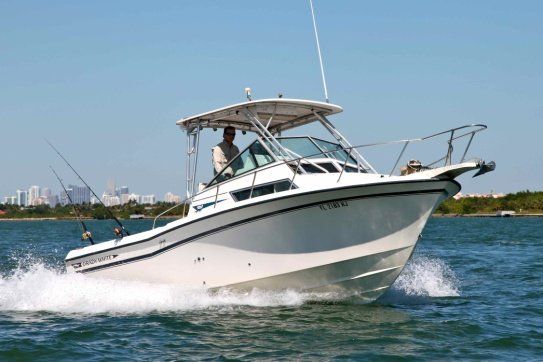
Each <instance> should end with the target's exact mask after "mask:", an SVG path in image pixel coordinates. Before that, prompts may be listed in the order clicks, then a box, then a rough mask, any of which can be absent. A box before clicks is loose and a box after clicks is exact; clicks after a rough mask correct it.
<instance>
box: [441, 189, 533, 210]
mask: <svg viewBox="0 0 543 362" xmlns="http://www.w3.org/2000/svg"><path fill="white" fill-rule="evenodd" d="M500 210H511V211H515V212H516V213H543V192H541V191H530V190H526V191H520V192H517V193H514V194H507V195H506V196H505V197H501V198H497V199H494V198H490V197H463V198H461V199H458V200H455V199H453V198H449V199H447V200H445V201H444V202H443V203H442V204H441V205H440V206H439V207H438V208H437V210H436V211H435V212H436V213H438V214H491V213H496V212H497V211H500Z"/></svg>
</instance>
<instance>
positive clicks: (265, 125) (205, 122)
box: [177, 98, 375, 212]
mask: <svg viewBox="0 0 543 362" xmlns="http://www.w3.org/2000/svg"><path fill="white" fill-rule="evenodd" d="M341 111H342V108H341V107H339V106H337V105H333V104H329V103H322V102H316V101H307V100H298V99H284V98H277V99H264V100H255V101H249V102H244V103H240V104H235V105H232V106H229V107H225V108H221V109H217V110H214V111H211V112H206V113H202V114H198V115H195V116H192V117H188V118H184V119H181V120H180V121H178V122H177V124H178V125H179V126H181V128H182V129H183V130H184V131H186V133H187V137H188V142H187V145H188V148H187V156H188V160H187V199H192V204H193V208H191V210H192V211H196V212H197V211H200V210H202V209H203V208H205V207H207V206H209V205H213V207H216V206H217V204H218V203H220V202H221V201H226V199H229V200H231V201H234V202H237V201H242V200H246V199H249V198H254V197H258V196H262V195H266V194H270V193H276V192H282V191H288V190H292V189H296V188H297V187H298V186H297V185H296V183H295V180H294V179H295V176H294V175H307V174H320V175H324V174H334V175H335V176H334V178H336V179H337V177H338V175H340V174H343V173H375V170H374V169H373V168H372V167H371V165H369V163H368V162H367V161H366V160H365V159H364V158H363V157H362V156H361V155H360V154H359V153H358V151H357V150H356V149H355V148H353V147H352V146H351V144H350V143H349V142H348V141H347V139H345V137H343V135H341V133H340V132H339V131H338V130H337V129H336V128H335V127H334V125H333V124H332V123H331V122H330V121H329V120H328V118H327V117H328V116H330V115H333V114H336V113H339V112H341ZM311 122H320V123H321V124H322V125H323V126H324V127H325V129H326V130H328V131H329V132H330V133H331V135H332V136H333V138H334V139H335V140H337V142H330V141H326V140H323V139H320V138H316V137H311V136H297V137H282V136H281V133H282V132H283V131H285V130H288V129H292V128H295V127H299V126H302V125H305V124H308V123H311ZM228 126H233V127H235V128H236V130H239V131H241V132H254V133H255V135H256V139H255V140H254V141H253V142H252V143H250V144H249V145H248V146H247V147H246V148H245V149H243V150H241V151H240V153H239V154H238V155H237V156H236V157H235V158H233V159H232V160H231V161H230V162H229V163H228V165H226V166H225V167H224V168H223V170H222V171H220V172H218V173H217V174H216V175H215V176H214V177H213V178H212V179H211V180H210V182H208V183H207V184H204V185H203V186H202V188H201V189H200V190H198V191H197V190H196V183H195V174H196V169H197V164H198V148H199V140H200V134H201V131H202V130H204V129H205V128H212V129H214V130H216V129H218V128H225V127H228ZM227 169H229V170H231V171H230V172H231V173H232V174H226V172H225V170H227ZM210 191H211V192H210ZM197 192H198V196H197V197H195V196H196V193H197ZM197 201H198V202H197Z"/></svg>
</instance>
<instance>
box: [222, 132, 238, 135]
mask: <svg viewBox="0 0 543 362" xmlns="http://www.w3.org/2000/svg"><path fill="white" fill-rule="evenodd" d="M224 134H225V135H227V136H235V135H236V133H232V132H225V133H224Z"/></svg>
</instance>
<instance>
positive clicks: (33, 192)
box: [27, 186, 41, 205]
mask: <svg viewBox="0 0 543 362" xmlns="http://www.w3.org/2000/svg"><path fill="white" fill-rule="evenodd" d="M40 196H41V195H40V187H39V186H31V187H30V188H29V189H28V202H27V204H28V205H33V204H34V200H35V199H37V198H38V197H40Z"/></svg>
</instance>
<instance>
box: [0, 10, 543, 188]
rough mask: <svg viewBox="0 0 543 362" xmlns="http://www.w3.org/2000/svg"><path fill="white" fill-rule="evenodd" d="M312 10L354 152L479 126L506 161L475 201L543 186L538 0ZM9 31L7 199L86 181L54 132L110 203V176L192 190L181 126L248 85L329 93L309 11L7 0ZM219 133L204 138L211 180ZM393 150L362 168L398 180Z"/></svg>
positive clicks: (1, 103) (4, 125)
mask: <svg viewBox="0 0 543 362" xmlns="http://www.w3.org/2000/svg"><path fill="white" fill-rule="evenodd" d="M314 6H315V14H316V18H317V23H318V29H319V36H320V41H321V49H322V53H323V58H324V66H325V71H326V77H327V83H328V92H329V97H330V101H331V102H332V103H335V104H338V105H340V106H342V107H343V109H344V112H343V113H341V114H338V115H336V116H333V117H331V118H330V120H331V121H332V122H334V124H335V125H336V126H337V127H338V128H339V130H340V131H341V132H342V133H344V134H345V135H346V136H347V138H348V139H349V140H350V142H351V143H352V144H356V145H358V144H365V143H371V142H375V141H387V140H395V139H405V138H415V137H420V136H425V135H429V134H432V133H435V132H438V131H441V130H446V129H449V128H452V127H455V126H460V125H464V124H470V123H484V124H486V125H488V130H487V131H485V132H483V133H481V134H479V135H478V136H477V138H476V139H475V141H474V142H475V143H474V145H473V146H472V148H471V150H470V155H471V156H478V157H481V158H484V159H485V160H487V161H490V160H494V161H495V162H496V164H497V168H496V171H495V172H493V173H490V174H486V175H483V176H481V177H478V178H474V179H472V178H471V175H463V176H461V177H460V179H459V181H460V182H461V183H462V185H463V192H464V193H469V192H490V191H494V192H516V191H520V190H526V189H530V190H543V146H542V143H543V141H542V139H543V92H542V87H543V72H542V65H543V41H542V39H543V21H541V18H542V15H543V2H541V1H521V2H511V1H477V2H473V1H455V2H450V1H417V2H399V1H398V2H369V1H341V2H336V1H322V0H315V1H314ZM0 27H1V31H0V196H8V195H14V194H15V191H16V190H17V189H27V188H28V187H29V186H31V185H40V186H42V187H43V186H46V187H50V188H52V189H53V190H55V191H57V192H58V191H59V189H60V187H59V186H58V184H57V181H56V179H55V178H54V175H53V174H52V173H51V172H50V170H49V165H52V166H53V167H55V169H56V170H57V172H58V173H59V174H60V175H61V176H62V178H63V179H64V181H65V182H66V183H75V184H81V182H78V180H77V179H76V177H75V176H74V175H73V174H72V173H71V172H70V171H69V170H68V169H67V168H66V166H65V165H63V163H62V161H60V160H59V158H58V157H57V156H56V154H55V153H54V152H53V151H52V150H51V149H50V148H49V147H48V146H47V144H46V143H45V141H44V139H45V138H47V139H49V140H50V141H51V142H52V143H53V144H55V146H56V147H57V148H58V149H59V150H60V151H61V152H62V153H63V154H64V156H65V157H66V158H67V159H68V160H69V161H70V162H71V163H72V164H73V166H74V167H75V168H76V169H77V170H78V171H79V173H80V174H81V175H82V176H83V177H85V178H86V180H87V182H88V183H89V184H90V185H91V186H92V187H93V188H94V190H95V191H96V192H97V193H98V194H101V193H102V192H103V190H104V189H105V188H106V182H107V180H108V179H113V180H115V182H116V184H117V185H118V186H121V185H128V186H129V187H130V191H131V192H135V193H138V194H156V195H157V197H158V198H159V199H162V198H163V195H164V193H166V192H168V191H171V192H174V193H176V194H180V195H183V194H184V190H185V176H184V170H185V149H186V145H185V135H184V134H183V133H182V132H181V130H180V129H179V128H178V127H177V126H176V125H175V122H176V121H177V120H178V119H180V118H182V117H186V116H190V115H193V114H197V113H201V112H205V111H207V110H211V109H215V108H220V107H223V106H226V105H229V104H232V103H238V102H241V101H243V100H244V93H243V90H244V88H245V87H251V88H252V92H253V98H256V99H258V98H270V97H275V96H276V95H277V94H278V93H282V94H283V95H284V97H286V98H303V99H314V100H321V101H322V100H324V95H323V89H322V83H321V78H320V69H319V63H318V58H317V52H316V45H315V41H314V34H313V27H312V22H311V14H310V9H309V3H308V1H302V0H300V1H273V2H270V1H266V2H264V1H260V2H255V1H229V2H224V1H193V2H188V1H157V2H144V1H113V2H112V1H88V2H81V1H80V2H74V1H47V2H44V1H24V2H23V1H9V0H4V1H2V2H0ZM312 127H313V126H310V127H309V128H307V129H306V130H301V131H302V132H304V134H305V132H313V131H314V132H320V131H318V130H316V129H315V128H314V127H313V128H312ZM252 137H253V136H251V135H250V134H247V135H245V136H242V135H241V134H240V135H238V137H237V139H236V143H238V144H239V145H240V146H242V145H246V144H247V143H248V142H249V141H251V140H252ZM220 140H221V134H220V132H217V133H213V132H212V131H209V132H207V133H206V134H204V135H203V140H202V148H201V156H200V160H199V164H200V170H201V171H200V173H199V175H198V178H199V181H204V182H205V181H206V180H208V179H209V177H210V176H211V160H210V158H211V152H210V149H211V147H212V146H213V145H214V144H215V143H217V142H219V141H220ZM435 151H436V157H435V158H436V159H437V158H439V157H441V154H444V152H445V145H444V144H442V145H441V148H439V149H437V148H436V149H435ZM398 152H399V149H398V148H392V149H389V148H382V149H379V150H373V151H368V154H367V156H368V157H367V158H368V159H369V161H370V162H373V160H375V163H376V165H378V166H379V167H380V168H379V171H381V172H384V173H385V172H388V171H390V170H389V169H390V168H391V166H392V165H393V162H394V159H395V156H396V155H397V154H398ZM410 152H411V151H410ZM412 152H416V151H415V150H413V151H412ZM424 152H426V151H424ZM370 156H371V157H370ZM406 156H409V157H411V156H412V157H414V158H417V157H419V156H426V154H424V155H421V154H418V155H417V154H416V153H411V154H408V155H407V154H406ZM207 158H209V159H207ZM421 158H422V157H421ZM385 159H388V161H387V162H388V163H387V162H385Z"/></svg>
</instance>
